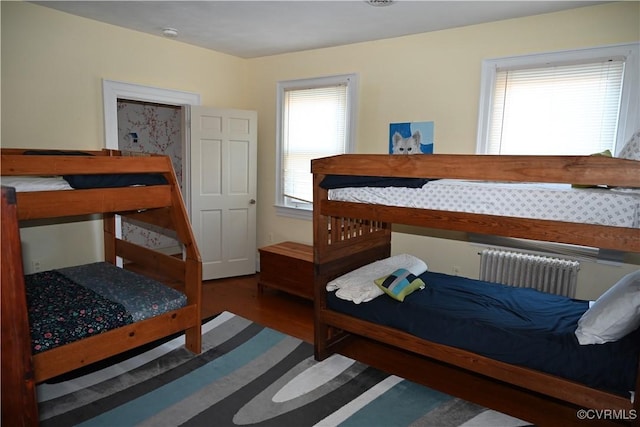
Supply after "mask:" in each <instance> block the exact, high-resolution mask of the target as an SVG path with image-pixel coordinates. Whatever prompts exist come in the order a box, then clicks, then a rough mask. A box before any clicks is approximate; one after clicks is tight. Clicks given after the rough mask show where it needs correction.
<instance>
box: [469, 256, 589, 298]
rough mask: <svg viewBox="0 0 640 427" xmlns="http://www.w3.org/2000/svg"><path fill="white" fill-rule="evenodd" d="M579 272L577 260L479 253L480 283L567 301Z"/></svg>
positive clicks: (574, 287)
mask: <svg viewBox="0 0 640 427" xmlns="http://www.w3.org/2000/svg"><path fill="white" fill-rule="evenodd" d="M579 270H580V263H579V262H578V261H572V260H565V259H560V258H552V257H546V256H540V255H532V254H526V253H520V252H509V251H504V250H498V249H484V250H483V251H482V252H480V280H484V281H487V282H493V283H501V284H503V285H511V286H518V287H521V288H534V289H537V290H539V291H543V292H548V293H552V294H558V295H565V296H568V297H570V298H573V297H574V296H575V294H576V284H577V281H578V271H579Z"/></svg>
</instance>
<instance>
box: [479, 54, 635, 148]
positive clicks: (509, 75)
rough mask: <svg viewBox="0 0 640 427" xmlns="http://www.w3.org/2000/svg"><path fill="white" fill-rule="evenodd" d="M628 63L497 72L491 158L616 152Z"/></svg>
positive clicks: (612, 61) (615, 61) (490, 132)
mask: <svg viewBox="0 0 640 427" xmlns="http://www.w3.org/2000/svg"><path fill="white" fill-rule="evenodd" d="M624 65H625V64H624V61H623V60H622V59H607V60H603V61H598V62H591V63H585V64H568V65H554V66H546V67H538V68H526V69H499V68H498V69H497V70H496V78H495V86H494V92H493V97H492V105H491V112H490V121H489V127H488V139H487V152H488V154H539V155H545V154H557V155H582V154H593V153H597V152H601V151H603V150H607V149H610V150H611V151H612V152H613V148H614V147H615V141H616V136H617V129H618V117H619V113H620V101H621V93H622V82H623V73H624Z"/></svg>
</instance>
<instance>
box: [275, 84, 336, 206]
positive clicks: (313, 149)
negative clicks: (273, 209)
mask: <svg viewBox="0 0 640 427" xmlns="http://www.w3.org/2000/svg"><path fill="white" fill-rule="evenodd" d="M347 103H348V97H347V85H346V84H338V85H331V86H325V87H315V88H309V89H287V90H285V92H284V108H283V110H284V111H283V125H282V126H283V134H282V144H283V153H282V168H283V169H282V171H283V174H282V179H283V189H284V197H285V200H284V203H285V204H286V205H289V206H291V205H293V206H296V205H298V204H300V203H302V204H305V203H308V204H311V203H312V202H313V175H312V174H311V160H312V159H315V158H319V157H325V156H330V155H334V154H343V153H346V152H347V144H348V138H347V126H348V123H347V118H348V114H347V112H348V105H347Z"/></svg>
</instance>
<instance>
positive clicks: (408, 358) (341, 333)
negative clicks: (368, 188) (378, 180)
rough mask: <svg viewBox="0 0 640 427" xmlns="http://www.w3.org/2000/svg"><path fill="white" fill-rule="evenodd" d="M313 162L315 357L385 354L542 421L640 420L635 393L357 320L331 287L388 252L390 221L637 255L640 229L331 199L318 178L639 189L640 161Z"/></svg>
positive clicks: (418, 377) (639, 385)
mask: <svg viewBox="0 0 640 427" xmlns="http://www.w3.org/2000/svg"><path fill="white" fill-rule="evenodd" d="M311 169H312V173H313V174H314V204H313V222H314V236H313V239H314V245H313V246H314V288H315V315H314V316H315V355H316V358H317V359H318V360H322V359H324V358H326V357H328V356H329V355H330V354H332V353H336V352H342V353H345V352H346V353H348V354H349V355H352V356H353V355H355V356H356V358H358V356H362V357H363V359H364V360H363V361H365V362H371V363H375V362H376V361H378V362H380V361H383V362H386V363H383V365H384V366H386V367H387V368H388V369H390V370H392V373H395V374H397V375H400V376H404V377H406V378H408V379H410V380H413V381H417V382H420V383H423V384H425V385H427V386H431V387H434V388H436V389H439V390H442V391H443V392H446V393H450V394H454V395H458V396H459V397H461V398H464V399H467V400H470V401H474V402H476V403H478V404H481V405H484V406H488V407H491V408H493V409H496V410H499V411H503V412H507V413H510V414H511V415H513V416H515V417H518V418H522V419H526V420H528V421H531V422H534V423H536V424H537V425H574V424H580V423H583V422H584V420H582V419H579V418H578V416H577V411H578V410H580V409H585V410H592V411H595V410H598V411H616V412H608V413H609V414H610V415H611V414H612V413H613V414H616V415H614V416H609V417H606V416H602V415H601V416H599V417H595V415H594V417H592V418H597V419H593V420H591V421H592V422H593V423H596V424H597V423H602V424H608V423H609V422H610V421H611V420H617V421H616V422H620V421H621V422H622V423H625V424H627V423H632V424H633V425H640V402H639V400H640V399H639V398H638V394H637V393H636V399H635V403H631V401H630V399H628V398H624V397H620V396H618V395H615V394H612V393H608V392H604V391H601V390H596V389H593V388H589V387H587V386H585V385H582V384H578V383H576V382H572V381H569V380H565V379H563V378H559V377H556V376H552V375H549V374H545V373H542V372H539V371H535V370H532V369H527V368H523V367H519V366H515V365H511V364H507V363H503V362H499V361H495V360H492V359H490V358H487V357H483V356H480V355H478V354H474V353H472V352H469V351H465V350H461V349H457V348H453V347H449V346H445V345H440V344H436V343H433V342H428V341H425V340H422V339H420V338H417V337H415V336H413V335H410V334H407V333H405V332H401V331H398V330H396V329H392V328H389V327H384V326H380V325H376V324H374V323H370V322H367V321H363V320H360V319H356V318H354V317H351V316H348V315H346V314H342V313H340V312H336V311H332V310H330V309H329V308H328V307H327V300H326V295H327V291H326V290H325V289H326V284H327V283H328V282H329V281H330V280H332V279H333V278H335V277H338V276H340V275H342V274H344V273H346V272H348V271H351V270H354V269H356V268H358V267H360V266H363V265H365V264H368V263H371V262H373V261H375V260H378V259H382V258H385V257H388V256H390V254H391V230H392V229H391V225H392V224H393V223H396V224H407V225H413V226H422V227H427V228H433V229H445V230H455V231H462V232H469V233H479V234H488V235H498V236H507V237H516V238H524V239H532V240H542V241H550V242H560V243H568V244H575V245H584V246H591V247H597V248H604V249H613V250H620V251H625V252H635V253H640V229H635V228H624V227H607V226H603V225H593V224H578V223H568V222H561V221H548V220H537V219H525V218H515V217H501V216H493V215H484V214H469V213H462V212H447V211H437V210H425V209H415V208H401V207H391V206H383V205H372V204H364V203H352V202H339V201H331V200H328V191H327V190H325V189H323V188H321V187H320V185H319V184H320V182H321V181H322V180H323V179H324V177H325V176H328V175H356V176H358V175H360V176H385V177H412V178H417V177H423V178H424V177H428V178H454V179H471V180H488V181H514V182H550V183H571V184H582V185H601V184H607V185H611V186H620V187H640V162H638V161H634V160H626V159H617V158H605V157H596V156H482V155H424V156H391V155H377V154H372V155H356V154H347V155H340V156H333V157H326V158H321V159H317V160H313V161H312V167H311ZM374 352H375V353H376V355H375V356H372V353H374ZM391 359H393V360H394V362H393V363H391V362H390V360H391ZM639 366H640V365H639ZM639 369H640V368H639ZM636 390H640V375H639V376H638V380H637V382H636ZM603 413H604V412H599V414H603ZM590 414H596V412H590ZM634 414H635V416H634Z"/></svg>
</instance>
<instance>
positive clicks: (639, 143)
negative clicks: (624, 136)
mask: <svg viewBox="0 0 640 427" xmlns="http://www.w3.org/2000/svg"><path fill="white" fill-rule="evenodd" d="M617 157H620V158H622V159H629V160H640V130H638V131H636V133H634V134H633V136H632V137H631V139H630V140H629V141H627V142H626V144H624V147H622V150H620V153H619V154H618V156H617Z"/></svg>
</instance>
